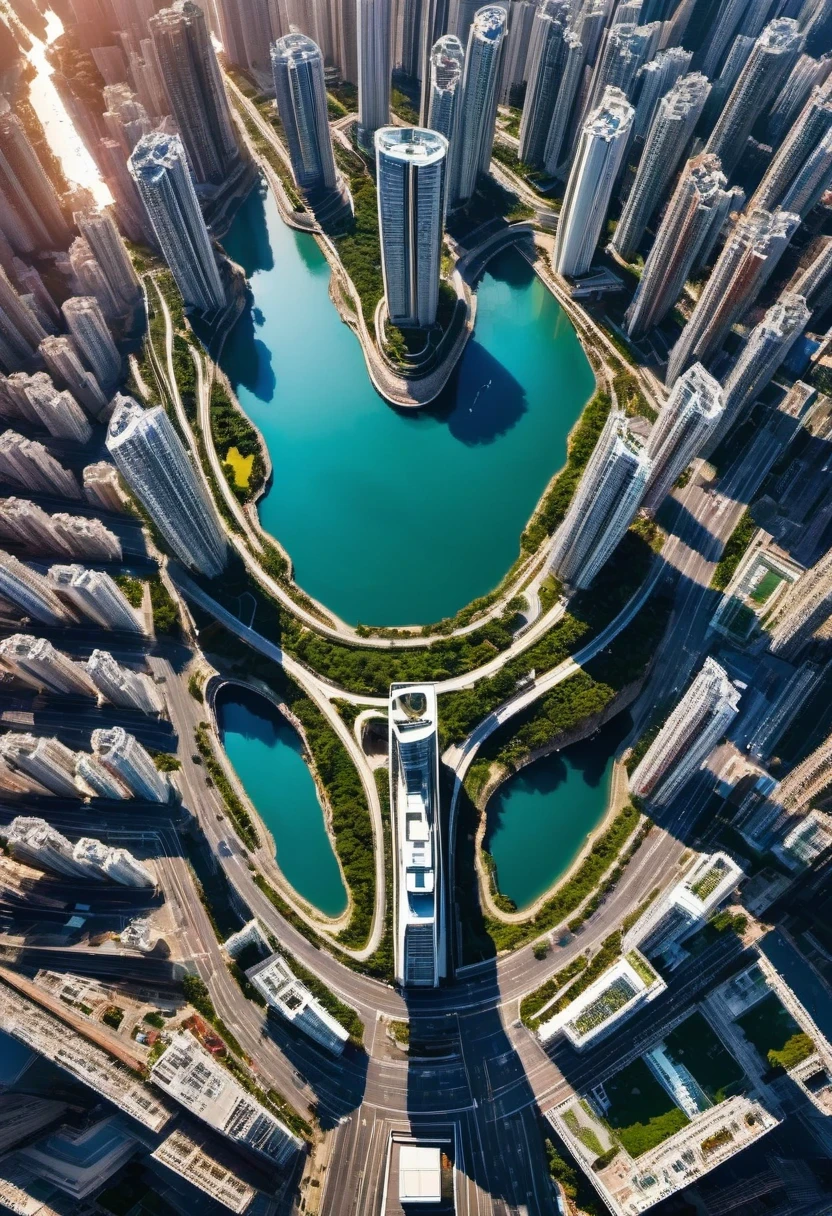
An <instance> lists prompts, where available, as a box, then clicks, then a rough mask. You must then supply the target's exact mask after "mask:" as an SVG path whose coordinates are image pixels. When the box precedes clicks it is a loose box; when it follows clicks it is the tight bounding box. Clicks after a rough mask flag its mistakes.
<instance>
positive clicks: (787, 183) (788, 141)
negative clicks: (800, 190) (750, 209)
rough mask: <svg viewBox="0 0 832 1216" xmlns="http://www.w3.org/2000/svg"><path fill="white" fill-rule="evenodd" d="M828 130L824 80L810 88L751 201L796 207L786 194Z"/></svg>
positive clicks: (829, 106)
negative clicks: (818, 85)
mask: <svg viewBox="0 0 832 1216" xmlns="http://www.w3.org/2000/svg"><path fill="white" fill-rule="evenodd" d="M830 131H832V84H829V83H827V84H824V85H822V86H821V87H820V88H816V89H813V90H812V94H811V96H810V97H809V100H808V101H807V102H806V104H805V105H804V107H803V109H802V110H801V112H800V114H798V116H797V119H796V120H795V122H794V124H793V125H792V127H791V129H790V130H789V131H788V133H787V134H786V138H785V139H784V140H783V142H782V143H781V144H780V146H779V148H778V149H777V151H776V152H775V154H774V156H773V158H772V161H771V164H770V165H769V167H768V169H767V170H766V172H765V174H764V176H763V180H762V181H761V182H760V184H759V186H758V187H757V189H756V191H755V193H754V197H753V198H752V200H751V205H752V206H754V207H765V208H766V210H767V211H771V210H772V208H774V207H784V208H785V209H786V210H787V211H793V210H797V208H795V207H792V206H790V205H787V203H786V198H787V197H788V195H789V194H790V193H791V192H792V190H793V189H794V188H795V185H796V184H797V182H798V179H799V177H800V175H801V172H802V171H803V170H804V168H805V167H806V164H807V162H808V161H810V160H811V158H812V154H813V153H814V152H816V150H817V149H818V147H819V145H820V144H821V143H822V142H823V140H824V138H825V137H826V136H827V135H828V134H829V133H830ZM827 159H830V158H829V157H827Z"/></svg>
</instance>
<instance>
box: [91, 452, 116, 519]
mask: <svg viewBox="0 0 832 1216" xmlns="http://www.w3.org/2000/svg"><path fill="white" fill-rule="evenodd" d="M83 480H84V496H85V498H86V500H87V502H89V503H91V504H92V506H94V507H101V508H102V509H103V510H104V511H117V512H118V513H119V514H123V512H124V501H125V498H124V493H123V491H122V488H121V483H120V482H119V478H118V471H117V470H116V469H115V468H114V466H113V465H111V464H110V463H109V462H108V461H106V460H99V461H97V462H96V463H95V464H88V465H87V466H86V467H85V469H84V473H83Z"/></svg>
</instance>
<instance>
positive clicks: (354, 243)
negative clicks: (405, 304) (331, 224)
mask: <svg viewBox="0 0 832 1216" xmlns="http://www.w3.org/2000/svg"><path fill="white" fill-rule="evenodd" d="M335 153H336V158H337V160H338V162H339V165H340V167H341V169H342V171H343V172H345V173H346V175H347V178H348V180H349V187H350V192H351V194H352V201H353V218H352V222H351V224H350V225H349V227H348V228H347V229H346V231H344V232H341V233H337V234H334V235H333V243H334V245H335V248H336V249H337V251H338V256H339V258H340V259H341V263H342V265H343V267H344V269H345V270H346V272H347V274H348V275H349V277H350V278H351V279H352V282H353V286H354V287H355V290H356V291H357V292H358V294H359V296H360V297H361V311H362V313H363V315H364V320H365V322H366V324H367V325H368V326H369V327H370V332H371V333H372V329H373V322H374V320H375V311H376V305H377V304H378V302H379V300H380V299H381V297H382V296H383V295H384V280H383V278H382V274H381V241H380V237H379V227H378V201H377V198H376V187H375V182H374V181H373V179H372V177H371V176H370V174H369V172H368V171H367V169H366V168H365V166H364V163H363V161H362V160H361V159H360V157H358V156H356V155H352V154H350V153H348V152H347V151H346V149H341V148H338V147H337V146H336V149H335Z"/></svg>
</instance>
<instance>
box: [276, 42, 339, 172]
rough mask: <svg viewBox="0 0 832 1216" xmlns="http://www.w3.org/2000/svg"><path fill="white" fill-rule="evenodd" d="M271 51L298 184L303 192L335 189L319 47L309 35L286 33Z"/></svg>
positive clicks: (322, 61) (290, 153) (322, 65)
mask: <svg viewBox="0 0 832 1216" xmlns="http://www.w3.org/2000/svg"><path fill="white" fill-rule="evenodd" d="M271 54H272V74H273V76H274V90H275V95H276V97H277V110H278V113H279V114H280V121H281V122H282V123H283V129H284V131H285V132H286V142H287V144H288V145H289V156H290V157H291V160H292V175H293V177H294V179H295V184H296V185H297V186H298V188H299V189H300V190H332V189H333V188H334V186H335V181H336V176H337V175H336V171H335V155H334V153H333V151H332V137H331V135H330V132H329V118H328V116H327V108H326V84H325V83H324V57H323V55H322V54H321V50H320V47H319V46H318V45H317V44H316V43H314V42H313V41H312V39H311V38H307V37H306V35H305V34H287V35H286V37H285V38H278V40H277V42H273V43H272V53H271Z"/></svg>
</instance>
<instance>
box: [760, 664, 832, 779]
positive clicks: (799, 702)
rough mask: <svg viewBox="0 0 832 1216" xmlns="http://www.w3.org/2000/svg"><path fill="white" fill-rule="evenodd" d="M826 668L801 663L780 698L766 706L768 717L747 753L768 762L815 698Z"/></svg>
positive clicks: (761, 723) (761, 724) (764, 718)
mask: <svg viewBox="0 0 832 1216" xmlns="http://www.w3.org/2000/svg"><path fill="white" fill-rule="evenodd" d="M827 670H828V669H827V668H826V667H825V666H822V665H821V664H819V663H812V662H806V663H801V665H800V667H797V668H795V670H794V672H793V673H792V675H791V676H789V679H788V680H787V681H786V683H785V685H784V686H783V688H782V690H781V692H780V694H779V696H778V697H777V698H776V699H775V700H774V701H772V702H770V703H768V704H767V705H766V712H765V716H764V717H763V719H762V721H761V722H760V724H759V726H758V727H757V729H756V730H755V732H754V734H753V735H752V736H751V738H750V739H749V741H748V750H749V752H750V753H751V755H752V756H754V757H755V758H756V759H757V760H762V761H765V760H767V759H768V757H769V755H770V753H771V749H772V748H773V747H774V746H776V744H777V741H778V739H780V738H781V736H782V735H784V734H785V732H786V731H787V730H788V728H789V726H790V725H791V724H792V722H793V721H794V720H795V718H796V717H797V715H798V714H799V713H800V711H801V709H802V708H803V706H804V705H805V704H806V703H807V701H808V700H809V698H810V697H812V696H814V694H815V693H816V692H817V690H818V688H819V687H820V683H821V681H822V680H823V679H824V678H825V677H826V675H827Z"/></svg>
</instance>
